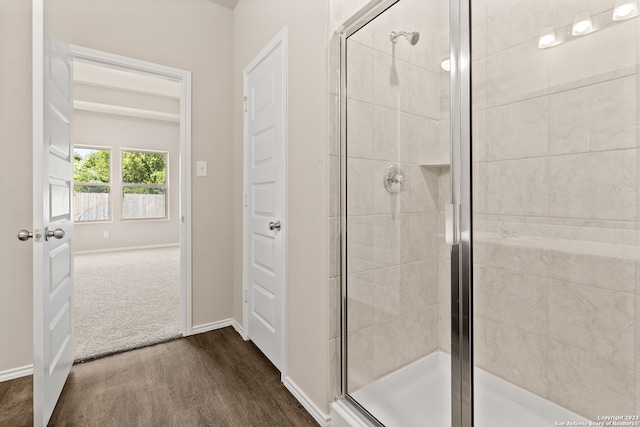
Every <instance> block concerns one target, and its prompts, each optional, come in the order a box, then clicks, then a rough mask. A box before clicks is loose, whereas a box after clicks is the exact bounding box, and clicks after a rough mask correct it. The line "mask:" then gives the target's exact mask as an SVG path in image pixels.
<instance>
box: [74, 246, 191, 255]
mask: <svg viewBox="0 0 640 427" xmlns="http://www.w3.org/2000/svg"><path fill="white" fill-rule="evenodd" d="M174 247H175V248H179V247H180V243H163V244H160V245H146V246H126V247H123V248H106V249H91V250H88V251H77V252H74V253H73V254H74V255H89V254H101V253H107V252H122V251H137V250H143V249H161V248H174Z"/></svg>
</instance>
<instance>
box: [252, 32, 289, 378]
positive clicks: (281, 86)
mask: <svg viewBox="0 0 640 427" xmlns="http://www.w3.org/2000/svg"><path fill="white" fill-rule="evenodd" d="M286 41H287V31H286V28H285V29H284V30H283V31H281V32H280V34H278V36H277V37H276V38H275V39H274V40H273V41H272V42H271V43H269V45H267V47H266V48H265V49H264V50H263V51H262V52H261V53H260V54H259V55H258V56H257V57H256V59H254V60H253V61H252V62H251V64H249V66H248V67H247V68H246V69H245V71H244V94H245V115H244V130H245V147H244V151H245V156H244V157H245V161H244V164H245V166H244V169H245V221H244V235H245V248H244V251H245V256H244V264H245V268H244V272H245V309H244V311H245V327H246V328H247V334H248V337H249V339H251V340H252V341H253V342H254V343H255V344H256V346H258V348H259V349H260V350H261V351H262V352H263V353H264V354H265V355H266V356H267V357H268V358H269V360H271V362H272V363H273V364H274V365H275V366H276V368H278V369H279V370H280V371H281V372H282V368H283V358H284V349H283V346H284V339H283V336H284V331H283V329H284V315H285V243H286V241H285V231H286V230H285V227H286V222H285V213H286V187H285V185H286V165H287V162H286V132H287V128H286V114H287V113H286V111H287V110H286V100H287V98H286V67H287V65H286V64H287V61H286V58H287V49H286Z"/></svg>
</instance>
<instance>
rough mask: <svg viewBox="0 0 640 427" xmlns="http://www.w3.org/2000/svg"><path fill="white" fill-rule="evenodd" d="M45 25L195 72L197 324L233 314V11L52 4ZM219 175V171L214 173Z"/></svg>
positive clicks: (199, 3) (193, 3) (200, 0)
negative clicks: (226, 181)
mask: <svg viewBox="0 0 640 427" xmlns="http://www.w3.org/2000/svg"><path fill="white" fill-rule="evenodd" d="M47 5H48V9H47V15H46V18H47V22H48V23H49V25H50V26H51V27H52V28H53V30H54V33H56V34H58V35H59V37H61V38H63V39H65V40H66V41H67V42H69V43H72V44H76V45H80V46H85V47H89V48H92V49H98V50H102V51H106V52H110V53H115V54H118V55H124V56H129V57H133V58H138V59H142V60H145V61H150V62H155V63H158V64H162V65H168V66H171V67H176V68H180V69H184V70H188V71H191V72H192V86H193V95H192V113H193V115H192V159H193V163H194V165H192V167H193V171H194V174H195V161H196V160H206V161H208V162H209V171H210V173H209V176H208V177H195V176H194V177H193V180H192V204H193V206H192V218H193V230H194V233H193V240H192V249H193V251H192V253H193V324H194V325H201V324H207V323H210V322H215V321H218V320H222V319H227V318H229V317H231V315H232V306H231V298H232V287H231V286H232V270H231V264H232V255H231V251H230V250H229V248H230V247H231V245H232V243H233V242H232V229H231V227H225V226H219V227H214V226H213V225H214V224H231V222H232V217H231V215H232V207H231V200H232V199H231V196H232V191H231V186H230V185H220V180H219V179H218V177H220V176H231V174H232V127H231V121H232V112H231V110H230V108H229V105H231V99H232V98H231V97H232V88H231V85H230V82H231V65H232V45H231V42H230V38H229V35H230V34H231V32H232V12H231V10H229V9H228V8H225V7H223V6H220V5H217V4H215V3H212V2H211V1H209V0H136V1H130V0H113V1H109V2H105V1H102V0H48V1H47ZM214 172H215V173H214Z"/></svg>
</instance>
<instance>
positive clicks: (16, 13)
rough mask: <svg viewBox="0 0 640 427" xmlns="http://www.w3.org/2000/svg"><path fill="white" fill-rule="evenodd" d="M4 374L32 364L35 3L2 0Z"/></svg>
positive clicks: (0, 318) (0, 308) (0, 302)
mask: <svg viewBox="0 0 640 427" xmlns="http://www.w3.org/2000/svg"><path fill="white" fill-rule="evenodd" d="M0 52H2V54H1V55H0V93H1V94H2V96H0V206H2V208H1V209H0V243H1V244H0V269H1V270H2V277H1V278H0V348H2V350H1V351H0V372H2V371H5V370H8V369H12V368H17V367H21V366H25V365H29V364H31V358H32V356H33V350H32V331H33V326H32V325H33V323H32V314H31V313H32V310H31V307H32V299H33V298H32V286H31V266H32V264H31V248H32V246H31V243H30V242H20V241H19V240H18V239H17V238H16V237H15V236H16V234H17V233H18V230H20V229H22V228H25V229H31V216H32V212H31V211H32V202H31V198H32V196H31V194H32V193H31V183H32V177H31V175H32V174H31V155H32V150H31V2H28V1H15V0H0Z"/></svg>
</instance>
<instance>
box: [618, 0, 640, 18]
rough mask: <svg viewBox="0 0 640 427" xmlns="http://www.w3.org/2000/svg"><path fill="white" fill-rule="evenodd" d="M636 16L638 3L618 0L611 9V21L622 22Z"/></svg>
mask: <svg viewBox="0 0 640 427" xmlns="http://www.w3.org/2000/svg"><path fill="white" fill-rule="evenodd" d="M635 16H638V2H637V1H634V0H618V1H617V2H616V7H614V8H613V20H614V21H624V20H625V19H631V18H633V17H635Z"/></svg>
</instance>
